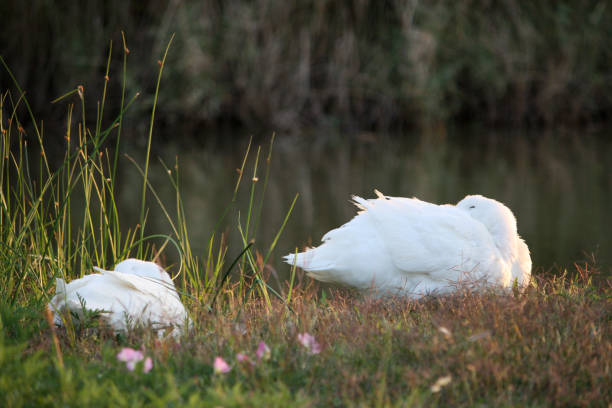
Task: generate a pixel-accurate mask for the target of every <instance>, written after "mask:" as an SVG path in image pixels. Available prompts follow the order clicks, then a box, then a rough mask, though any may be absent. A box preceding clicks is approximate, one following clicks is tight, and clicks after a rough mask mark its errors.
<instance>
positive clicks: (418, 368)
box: [0, 266, 612, 407]
mask: <svg viewBox="0 0 612 408" xmlns="http://www.w3.org/2000/svg"><path fill="white" fill-rule="evenodd" d="M571 275H572V277H571V278H570V277H567V276H566V277H557V278H545V279H536V282H537V285H536V286H537V287H532V288H530V289H529V290H528V291H527V293H526V294H525V295H520V296H512V295H508V296H497V295H486V294H485V295H473V294H461V295H456V296H450V297H442V298H436V299H427V300H424V301H420V302H415V301H407V300H399V299H397V300H387V301H371V300H363V299H359V298H358V297H356V296H355V295H354V294H351V293H347V292H343V291H328V292H326V293H327V295H326V297H322V296H320V295H317V291H316V290H315V286H314V285H311V284H310V283H309V282H304V283H300V284H298V285H297V287H294V288H293V294H292V296H291V301H290V305H291V308H292V310H293V312H291V311H289V310H288V309H287V308H286V307H285V306H284V305H283V304H282V303H281V302H278V301H272V304H271V305H267V304H266V302H265V301H264V300H263V299H262V298H258V299H251V300H249V301H247V302H243V301H242V300H240V298H239V297H238V296H236V294H237V293H239V291H240V289H239V285H238V284H236V285H233V286H231V287H228V288H227V291H225V292H224V293H223V298H224V300H223V302H220V303H219V304H218V306H217V307H215V309H214V310H213V311H212V313H209V312H208V310H206V309H204V308H203V307H201V306H192V307H191V308H190V312H191V315H192V316H193V317H194V318H195V322H196V324H195V328H194V329H193V330H192V331H190V332H189V333H187V334H186V335H185V336H184V337H181V338H180V341H178V342H175V341H174V340H166V341H159V340H157V339H156V336H155V335H154V334H152V333H150V332H147V331H144V332H143V331H138V332H133V333H129V334H127V335H125V336H119V337H117V336H115V335H113V334H112V333H110V332H108V331H104V330H102V331H101V332H91V331H86V332H85V331H84V332H81V333H77V335H76V337H74V338H70V337H69V336H68V335H67V334H66V333H65V332H63V331H59V332H58V336H59V353H60V354H61V356H62V358H63V366H62V365H60V364H59V363H58V358H57V354H56V351H55V349H54V346H53V341H52V334H51V331H50V330H49V326H48V324H47V322H46V321H45V320H44V318H43V314H42V309H41V307H39V306H33V305H27V304H20V305H16V306H12V307H9V306H7V305H6V304H3V306H2V314H1V317H2V320H1V323H2V329H3V330H2V332H3V337H2V339H0V368H1V370H0V373H1V374H0V395H1V396H2V397H1V399H3V400H4V402H3V406H7V407H18V406H32V405H36V406H85V405H87V406H144V405H146V406H168V405H171V406H210V407H216V406H225V407H232V406H236V407H237V406H254V407H255V406H257V407H259V406H261V407H272V406H277V407H285V406H304V407H308V406H328V407H329V406H372V407H373V406H381V407H382V406H397V407H399V406H441V405H444V406H466V407H467V406H470V407H471V406H530V407H532V406H533V407H536V406H601V407H606V406H608V404H609V403H610V401H611V400H612V395H611V393H610V387H609V385H610V380H609V378H610V368H611V367H610V361H612V352H611V349H610V337H611V336H612V333H611V331H610V325H609V320H610V302H609V299H610V282H609V281H608V282H601V281H600V282H597V283H595V282H594V281H592V279H591V275H589V272H588V270H587V266H584V267H580V268H578V269H577V270H575V271H572V272H571ZM304 332H308V333H311V334H312V335H314V336H315V338H316V340H317V341H318V342H319V343H320V344H321V346H322V351H321V352H320V353H319V354H311V353H310V352H309V351H308V350H307V349H306V348H305V347H303V346H302V345H301V344H300V343H299V342H298V338H297V336H298V334H300V333H304ZM261 341H263V342H265V343H266V345H267V346H268V347H269V349H270V353H269V355H267V356H266V355H264V356H263V357H262V359H258V358H257V357H256V349H257V347H258V344H259V343H260V342H261ZM126 346H129V347H133V348H136V349H141V348H142V349H144V353H145V355H146V356H149V357H152V359H153V369H152V370H151V371H150V372H149V373H146V374H145V373H143V372H141V371H140V368H139V367H137V369H136V370H134V371H133V372H130V371H128V370H127V369H126V367H125V365H124V363H121V362H119V361H118V360H117V358H116V354H117V353H118V352H119V351H120V350H121V348H122V347H126ZM238 353H245V354H247V355H248V356H249V358H250V359H251V361H252V362H253V364H251V363H249V362H239V361H238V360H237V355H238ZM218 356H220V357H222V358H223V359H224V360H225V361H227V363H228V364H229V365H230V366H231V370H230V371H229V372H227V373H215V372H214V370H213V361H214V359H215V358H216V357H218Z"/></svg>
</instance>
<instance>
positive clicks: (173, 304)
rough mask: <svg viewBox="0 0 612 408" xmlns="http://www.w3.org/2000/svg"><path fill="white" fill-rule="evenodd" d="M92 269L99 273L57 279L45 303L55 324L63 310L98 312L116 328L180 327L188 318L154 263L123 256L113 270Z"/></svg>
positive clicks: (80, 313) (165, 276)
mask: <svg viewBox="0 0 612 408" xmlns="http://www.w3.org/2000/svg"><path fill="white" fill-rule="evenodd" d="M94 269H95V270H96V271H98V272H100V273H96V274H91V275H86V276H83V277H82V278H80V279H76V280H73V281H72V282H70V283H69V284H66V282H65V281H64V280H63V279H60V278H57V288H56V294H55V296H54V297H53V299H51V302H50V303H49V307H50V308H51V310H52V311H53V313H54V321H55V323H56V324H57V325H60V326H61V325H62V324H63V323H64V322H63V318H65V317H66V315H67V314H66V312H70V313H71V314H74V315H76V316H78V317H79V318H83V316H84V314H85V312H86V311H95V312H99V313H100V315H101V316H102V317H103V318H104V319H106V321H107V322H108V323H109V324H110V325H111V326H112V327H113V328H114V329H115V330H116V331H125V330H126V329H127V328H128V326H131V325H138V324H144V325H149V324H150V325H151V327H152V328H153V329H155V330H160V329H165V328H168V327H170V326H175V327H176V328H177V329H181V328H182V327H183V325H184V323H185V322H188V321H189V317H188V315H187V312H186V310H185V307H184V306H183V304H182V303H181V300H180V299H179V296H178V294H177V293H176V289H175V287H174V283H173V282H172V280H171V279H170V276H169V275H168V273H167V272H166V271H165V270H164V269H163V268H161V267H160V266H158V265H157V264H155V263H153V262H146V261H141V260H138V259H126V260H125V261H122V262H120V263H118V264H117V265H116V266H115V270H113V271H107V270H104V269H101V268H98V267H94ZM179 331H180V330H176V331H174V333H178V332H179Z"/></svg>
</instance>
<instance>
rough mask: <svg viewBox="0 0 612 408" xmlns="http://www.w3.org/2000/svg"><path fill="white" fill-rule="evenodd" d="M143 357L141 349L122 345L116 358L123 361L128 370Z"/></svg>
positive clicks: (132, 368) (132, 369)
mask: <svg viewBox="0 0 612 408" xmlns="http://www.w3.org/2000/svg"><path fill="white" fill-rule="evenodd" d="M143 358H144V355H143V354H142V351H140V350H134V349H133V348H129V347H124V348H123V349H122V350H121V351H120V352H119V354H117V360H119V361H123V362H124V363H125V365H126V367H127V369H128V370H130V371H134V368H135V367H136V363H137V362H139V361H141V360H142V359H143Z"/></svg>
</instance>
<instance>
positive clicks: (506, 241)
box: [457, 195, 518, 255]
mask: <svg viewBox="0 0 612 408" xmlns="http://www.w3.org/2000/svg"><path fill="white" fill-rule="evenodd" d="M457 207H458V208H460V209H462V210H464V211H466V212H467V213H468V214H469V215H470V217H472V218H474V219H475V220H477V221H480V222H481V223H483V224H484V226H485V227H486V228H487V230H489V232H490V233H491V236H492V237H493V241H494V242H495V245H496V246H497V248H498V249H499V250H500V251H501V252H502V253H503V254H507V255H511V254H513V253H514V252H515V251H516V245H517V244H516V241H517V238H518V233H517V228H516V218H515V217H514V214H512V211H510V209H509V208H508V207H506V206H505V205H503V204H502V203H500V202H499V201H496V200H493V199H491V198H487V197H483V196H481V195H469V196H466V197H465V198H464V199H463V200H461V201H459V202H458V203H457Z"/></svg>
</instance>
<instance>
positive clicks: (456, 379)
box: [0, 43, 612, 407]
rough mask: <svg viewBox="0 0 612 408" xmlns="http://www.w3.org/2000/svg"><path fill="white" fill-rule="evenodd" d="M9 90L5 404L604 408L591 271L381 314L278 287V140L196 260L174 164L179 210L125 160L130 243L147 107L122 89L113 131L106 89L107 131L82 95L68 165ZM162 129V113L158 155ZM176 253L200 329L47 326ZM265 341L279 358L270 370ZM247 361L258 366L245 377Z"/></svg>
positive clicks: (1, 289) (2, 164)
mask: <svg viewBox="0 0 612 408" xmlns="http://www.w3.org/2000/svg"><path fill="white" fill-rule="evenodd" d="M123 45H124V47H123V56H124V59H123V61H124V65H123V67H124V70H123V72H124V74H123V75H125V72H126V70H125V64H126V62H125V61H126V58H125V57H126V56H127V47H126V46H125V43H124V44H123ZM110 49H111V51H110V52H109V56H108V59H107V61H108V62H107V70H106V73H107V74H106V75H107V76H108V74H109V68H108V67H110V61H111V56H112V54H111V53H112V47H110ZM2 62H3V63H4V61H2ZM160 64H161V67H163V65H164V60H163V59H162V60H161V61H160ZM5 69H6V71H7V72H10V71H8V67H6V66H5ZM161 73H162V72H161V70H160V76H159V78H160V79H161ZM14 86H15V88H16V89H17V93H16V97H13V96H12V95H13V94H12V93H10V92H3V93H2V94H1V99H0V130H1V131H2V156H1V157H0V181H1V191H0V225H1V227H0V234H1V236H0V243H1V244H0V245H1V246H2V250H0V327H1V329H2V330H1V334H0V404H1V405H2V406H6V407H19V406H169V405H170V406H210V407H216V406H266V407H270V406H279V407H286V406H437V405H445V406H478V405H481V406H551V405H556V406H578V405H591V406H607V405H608V404H609V403H610V401H611V397H612V396H611V395H610V387H609V385H610V384H609V376H610V361H612V349H611V347H610V338H611V335H612V333H611V330H610V324H609V323H610V310H611V308H610V301H609V299H610V281H609V278H608V279H606V278H604V277H601V276H600V275H598V274H597V270H596V269H593V267H592V266H591V265H580V266H576V270H575V271H573V273H568V272H565V273H564V274H561V275H549V276H543V277H536V279H534V282H533V285H532V286H531V287H530V288H529V289H528V290H527V292H526V293H524V294H518V293H515V294H509V295H504V296H500V295H495V294H487V293H484V294H473V293H458V294H456V295H453V296H445V297H439V298H430V299H423V300H421V301H413V300H406V299H384V300H372V299H364V298H361V297H360V296H359V295H358V294H355V293H352V292H350V291H346V290H340V289H329V288H327V289H324V290H320V288H319V287H318V285H317V284H316V283H314V282H312V281H310V280H306V279H305V278H304V276H303V275H302V274H301V273H299V272H296V271H295V270H293V271H291V279H290V281H289V282H284V283H283V282H281V283H279V284H278V285H275V286H272V285H270V284H269V283H268V282H270V281H271V279H270V274H271V273H272V271H271V269H270V268H269V267H268V266H267V264H268V261H269V260H270V259H271V257H272V256H276V254H275V252H274V249H275V246H276V244H277V243H278V241H279V239H281V234H282V231H283V229H284V226H285V225H286V223H287V220H288V218H289V216H290V214H291V211H292V209H293V206H294V204H295V200H296V199H297V197H296V198H295V199H294V200H293V202H292V203H291V204H290V205H289V206H287V211H286V213H285V215H284V217H283V220H282V221H280V222H279V226H278V233H277V234H276V236H275V237H274V239H273V240H272V241H271V242H269V243H265V242H260V241H259V239H258V234H257V232H258V222H259V217H260V216H259V214H260V212H261V209H262V207H263V206H264V205H265V190H266V186H267V184H268V177H270V172H269V164H270V161H271V160H272V147H273V140H272V142H271V143H270V145H269V147H268V148H267V152H266V151H265V149H264V150H263V151H262V149H261V148H257V149H255V148H254V147H253V146H251V145H249V147H248V148H247V151H246V153H245V156H244V160H243V162H242V164H241V165H240V168H239V171H238V174H237V176H236V178H237V181H236V185H235V189H234V198H233V199H232V201H231V202H230V203H228V206H227V208H226V211H225V212H224V213H222V214H220V215H219V222H218V227H217V228H215V230H214V231H212V232H211V237H210V241H209V245H208V248H207V250H206V251H205V252H204V253H203V254H195V253H193V251H192V250H191V246H190V241H189V227H190V225H189V220H188V217H187V214H185V212H184V210H183V206H182V196H181V189H180V185H181V177H180V167H179V165H178V162H177V163H176V164H175V165H174V166H172V167H170V166H166V169H167V172H168V181H167V182H168V183H169V184H171V185H172V186H173V188H174V189H175V191H176V200H175V203H173V206H172V207H170V206H169V205H168V204H167V203H164V202H162V201H161V200H160V199H159V196H158V195H157V193H156V190H155V186H153V185H152V184H151V182H150V179H149V177H148V172H147V166H148V165H149V158H148V157H149V156H148V155H147V159H145V163H144V164H142V163H137V162H136V161H135V160H133V159H131V160H132V162H133V163H134V171H136V172H138V173H139V174H141V175H142V186H143V189H142V192H141V200H142V201H141V202H140V203H136V205H138V206H139V207H140V208H142V211H141V214H142V215H141V217H140V219H141V221H140V223H139V224H138V225H135V226H132V227H130V228H127V229H126V227H125V225H123V224H122V217H121V208H119V207H118V206H117V205H116V202H117V200H116V197H115V181H116V178H118V177H120V175H118V174H116V169H117V160H120V157H119V156H118V154H117V152H118V150H117V149H118V146H119V143H120V140H121V129H122V123H123V118H124V115H125V114H127V112H128V110H129V109H130V107H131V106H132V103H134V102H133V101H135V98H136V97H137V94H135V95H132V96H130V95H127V94H126V90H125V88H123V91H122V98H121V100H122V101H125V103H124V102H121V105H120V109H119V114H118V115H117V116H114V117H112V118H110V119H109V118H107V117H106V116H105V114H104V112H105V109H104V101H105V100H106V90H107V88H106V86H103V88H102V92H101V97H100V103H99V104H98V107H97V110H96V111H97V114H96V117H95V120H89V118H88V117H87V115H86V113H85V112H86V110H85V107H84V103H85V102H84V100H85V98H84V93H85V88H84V87H82V86H79V87H77V88H76V89H75V90H73V91H71V92H68V93H67V94H66V95H64V96H63V97H61V98H58V101H57V102H58V103H60V102H64V101H68V105H67V127H66V129H65V130H62V131H61V132H60V133H59V134H60V135H62V136H63V137H64V139H63V140H64V143H65V146H64V149H65V151H64V154H63V159H62V160H61V161H60V162H59V164H57V163H54V162H53V161H52V160H51V159H50V158H49V157H48V155H47V153H46V147H47V143H49V142H47V140H48V136H47V133H46V132H47V130H46V129H45V127H44V123H43V122H40V123H38V122H37V121H36V120H35V118H34V115H33V113H32V111H31V109H30V108H29V106H28V102H27V99H26V98H25V97H24V94H23V92H22V91H21V90H20V89H19V88H18V86H17V84H16V82H15V85H14ZM74 100H76V104H74V103H71V102H70V101H74ZM156 103H157V102H156V98H154V106H155V105H156ZM23 107H25V109H23ZM23 112H25V114H23V115H21V114H20V113H23ZM76 117H79V119H75V118H76ZM153 119H154V117H153V114H152V115H151V127H150V130H149V138H148V140H149V142H148V145H147V151H150V147H151V143H152V140H153V137H152V135H153V132H154V127H153V123H154V122H153ZM91 124H93V125H91ZM26 127H27V128H28V129H34V130H33V131H32V132H33V134H28V133H26V131H25V130H24V129H25V128H26ZM55 137H56V139H57V133H56V134H55ZM50 140H53V138H50ZM264 158H265V159H264ZM262 162H263V165H262V164H261V163H262ZM243 193H246V194H247V195H248V197H249V199H248V206H247V207H246V208H238V207H237V204H236V203H237V201H236V197H237V196H238V195H239V194H243ZM147 197H148V198H147ZM151 197H153V199H151ZM151 203H153V204H154V205H158V206H160V207H161V208H162V210H163V213H164V214H165V216H166V218H167V222H168V225H169V228H170V230H171V231H172V232H171V234H169V235H160V234H157V233H155V232H149V231H148V230H147V215H148V214H149V209H150V206H151ZM228 222H229V223H230V225H232V226H233V228H234V230H237V231H238V233H239V235H240V239H241V241H240V242H241V244H242V245H241V246H240V248H229V247H228V245H227V244H226V242H228V241H227V239H226V234H225V231H224V230H223V228H222V226H223V225H225V223H228ZM170 250H172V251H176V252H177V253H178V254H179V259H180V263H179V264H177V265H168V267H169V270H170V272H172V274H173V275H174V276H175V277H176V283H177V288H178V290H179V292H180V293H181V296H182V298H183V301H184V302H185V303H186V305H187V308H188V310H189V313H190V315H191V317H192V319H193V321H194V327H193V329H192V330H190V331H189V332H188V333H185V334H184V335H183V336H181V337H180V338H179V339H178V340H176V339H173V338H166V339H159V338H157V336H156V335H155V334H154V333H152V332H151V331H150V330H147V329H146V328H145V329H142V328H141V329H135V330H132V331H130V332H128V333H123V334H114V333H112V332H111V331H110V330H109V329H108V328H107V327H105V326H104V324H102V322H100V321H99V320H97V319H96V318H95V313H94V314H92V315H91V316H89V317H88V318H86V319H85V320H86V321H85V322H84V323H83V324H82V325H81V326H78V327H74V328H69V329H66V330H64V329H55V328H54V327H53V326H52V325H50V324H49V322H48V319H47V317H46V316H45V305H46V303H47V302H48V300H49V298H50V296H51V295H52V294H53V286H54V282H55V278H57V277H62V278H66V279H67V280H68V281H70V280H72V279H74V278H77V277H79V276H82V275H83V274H86V273H89V272H90V271H91V267H92V266H94V265H98V266H102V267H111V266H112V265H114V264H115V263H116V262H118V261H119V260H121V259H124V258H127V257H129V256H134V255H140V256H142V257H143V258H145V259H158V260H163V257H164V253H165V252H167V251H170ZM230 275H233V278H231V279H230ZM304 332H307V333H311V334H313V335H314V336H315V337H316V339H317V341H318V342H319V343H320V344H321V345H322V352H321V353H319V354H311V353H309V352H308V351H307V350H306V349H305V348H304V347H303V346H302V345H300V344H299V342H298V341H297V335H298V334H299V333H304ZM261 341H264V342H265V343H266V344H267V345H268V347H269V348H270V354H269V357H268V358H264V359H262V360H259V361H258V360H257V358H256V357H255V350H256V348H257V347H258V344H259V343H260V342H261ZM123 347H133V348H138V349H140V348H142V349H143V350H144V353H145V355H146V356H147V357H151V358H152V359H153V362H154V366H153V369H152V371H151V372H149V373H146V374H145V373H143V372H141V370H140V369H139V368H137V369H136V370H135V371H133V372H130V371H128V370H127V369H126V368H125V365H124V364H123V363H121V362H119V361H118V360H117V358H116V355H117V353H118V352H119V350H121V348H123ZM239 352H243V353H246V354H248V355H249V356H250V358H251V359H252V360H253V361H256V362H257V363H256V364H255V365H251V364H248V363H239V362H238V361H237V357H236V356H237V353H239ZM216 357H222V358H224V359H225V360H226V361H227V362H228V363H229V364H230V365H231V366H232V369H231V371H230V372H228V373H225V374H220V373H215V372H214V368H213V361H214V359H215V358H216Z"/></svg>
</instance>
